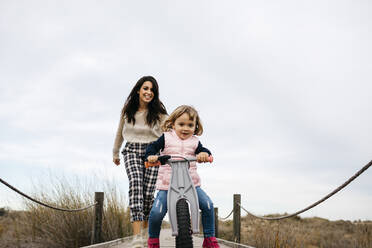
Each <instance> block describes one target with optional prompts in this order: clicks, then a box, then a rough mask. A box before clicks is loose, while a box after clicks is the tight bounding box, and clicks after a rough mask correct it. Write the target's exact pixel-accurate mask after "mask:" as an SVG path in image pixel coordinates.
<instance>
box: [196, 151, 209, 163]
mask: <svg viewBox="0 0 372 248" xmlns="http://www.w3.org/2000/svg"><path fill="white" fill-rule="evenodd" d="M196 160H198V163H202V162H209V154H208V153H206V152H201V153H199V154H198V155H196Z"/></svg>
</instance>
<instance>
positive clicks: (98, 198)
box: [91, 192, 104, 244]
mask: <svg viewBox="0 0 372 248" xmlns="http://www.w3.org/2000/svg"><path fill="white" fill-rule="evenodd" d="M103 198H104V194H103V192H96V193H95V194H94V201H95V202H96V203H97V204H96V205H95V207H94V219H93V232H92V239H91V244H97V243H101V242H102V215H103Z"/></svg>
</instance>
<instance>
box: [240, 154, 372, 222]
mask: <svg viewBox="0 0 372 248" xmlns="http://www.w3.org/2000/svg"><path fill="white" fill-rule="evenodd" d="M371 165H372V160H371V161H370V162H369V163H368V164H366V165H365V166H364V167H363V168H362V169H360V170H359V171H358V172H357V173H355V175H354V176H352V177H350V178H349V180H347V181H346V182H344V183H343V184H342V185H341V186H339V187H338V188H336V189H335V190H333V191H332V192H331V193H329V194H328V195H326V196H325V197H323V198H322V199H320V200H319V201H317V202H315V203H313V204H311V205H310V206H308V207H307V208H304V209H302V210H300V211H297V212H295V213H293V214H289V215H285V216H281V217H261V216H257V215H254V214H252V213H250V212H248V211H247V210H246V209H245V208H243V206H241V205H240V204H239V203H238V204H239V206H240V207H241V208H242V209H243V210H244V211H245V212H247V214H249V215H252V216H254V217H256V218H259V219H263V220H282V219H286V218H290V217H293V216H296V215H299V214H301V213H303V212H305V211H307V210H309V209H311V208H313V207H315V206H317V205H318V204H320V203H322V202H324V201H325V200H327V199H328V198H330V197H331V196H333V195H334V194H336V193H337V192H339V191H340V190H341V189H343V188H344V187H346V186H347V185H348V184H349V183H351V182H352V181H353V180H354V179H355V178H357V177H358V176H360V175H361V174H362V173H363V172H364V171H366V170H367V169H368V168H369V167H370V166H371Z"/></svg>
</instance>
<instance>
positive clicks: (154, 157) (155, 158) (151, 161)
mask: <svg viewBox="0 0 372 248" xmlns="http://www.w3.org/2000/svg"><path fill="white" fill-rule="evenodd" d="M147 161H149V162H150V163H155V162H156V161H158V156H156V155H150V156H148V157H147Z"/></svg>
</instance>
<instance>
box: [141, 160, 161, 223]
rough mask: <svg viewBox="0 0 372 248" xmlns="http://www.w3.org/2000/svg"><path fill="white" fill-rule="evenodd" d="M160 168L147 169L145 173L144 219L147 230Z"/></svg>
mask: <svg viewBox="0 0 372 248" xmlns="http://www.w3.org/2000/svg"><path fill="white" fill-rule="evenodd" d="M158 170H159V167H158V166H154V167H149V168H145V169H144V172H143V219H144V221H145V223H144V227H145V228H146V227H147V225H146V223H147V221H148V218H149V214H150V211H151V206H152V203H153V202H154V193H155V185H156V179H157V177H158Z"/></svg>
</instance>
